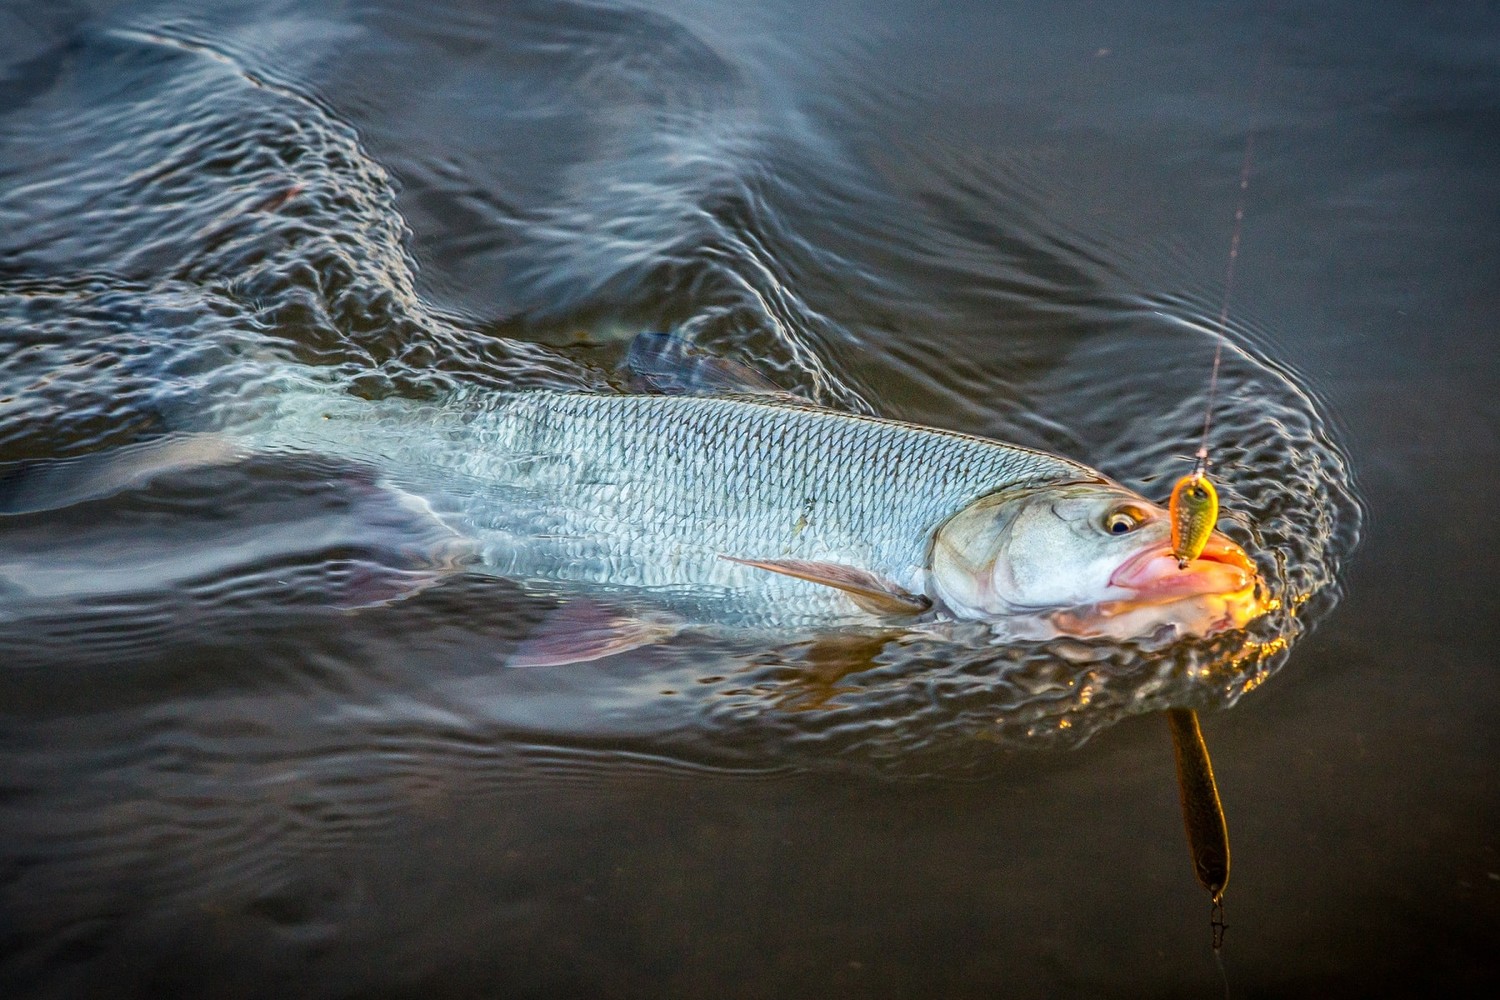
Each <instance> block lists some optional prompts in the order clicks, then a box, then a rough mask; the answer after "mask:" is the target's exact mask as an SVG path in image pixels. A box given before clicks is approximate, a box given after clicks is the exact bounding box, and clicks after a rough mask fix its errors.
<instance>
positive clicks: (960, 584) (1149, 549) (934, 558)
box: [13, 337, 1264, 664]
mask: <svg viewBox="0 0 1500 1000" xmlns="http://www.w3.org/2000/svg"><path fill="white" fill-rule="evenodd" d="M642 342H643V341H642V338H640V337H638V338H637V346H633V348H632V351H631V354H630V358H631V363H632V365H633V366H634V367H635V368H636V369H638V370H641V371H644V372H646V373H647V374H648V375H649V376H650V377H649V378H648V379H647V386H648V388H649V390H650V391H645V392H642V391H629V392H590V391H563V390H549V389H528V390H499V389H481V388H478V387H470V388H465V389H459V390H456V391H453V392H451V393H450V394H448V395H446V396H444V397H441V398H431V399H413V398H409V397H404V396H396V395H391V396H385V397H378V398H366V397H364V396H360V395H357V394H355V393H353V392H350V391H349V389H348V382H347V378H346V376H343V375H341V374H340V373H338V372H335V371H331V370H328V369H322V368H317V367H311V366H302V365H297V364H292V363H287V362H281V361H277V362H274V363H270V364H266V363H262V362H261V361H252V362H247V364H249V366H250V367H249V368H247V370H246V372H245V373H244V374H243V376H242V375H241V374H240V373H239V372H231V373H227V375H226V376H225V377H224V378H223V379H221V380H220V383H219V384H221V385H222V384H230V385H234V386H235V387H236V389H235V390H234V391H233V392H231V393H230V394H228V396H227V397H226V398H219V399H215V400H214V401H213V402H212V405H206V406H204V407H202V409H203V410H204V413H201V414H198V416H197V417H196V420H197V426H188V427H180V428H179V429H178V430H176V431H174V432H173V434H172V436H171V437H170V438H169V439H168V440H166V441H165V442H158V443H156V444H153V445H150V446H146V447H140V448H135V449H129V450H127V451H124V452H119V453H114V454H112V455H106V456H104V457H102V458H101V459H99V460H98V462H96V463H95V464H94V465H93V466H90V464H89V463H87V462H83V463H78V464H76V465H69V466H67V467H66V468H59V469H57V470H54V472H55V473H56V475H55V476H53V477H52V478H50V479H48V480H47V482H46V483H45V486H46V488H45V489H43V490H41V491H40V493H39V492H38V491H36V490H32V491H31V493H30V494H27V495H26V496H30V497H31V498H32V499H35V498H36V497H37V496H40V495H42V494H45V495H47V496H52V497H55V498H58V500H57V502H58V503H59V504H62V503H71V502H75V501H77V500H78V499H79V498H81V497H87V496H91V495H97V494H99V493H100V492H109V491H112V490H119V489H125V488H134V487H135V486H138V485H139V484H140V483H141V482H143V481H144V480H145V479H147V478H150V477H151V476H155V475H158V474H160V473H161V472H163V471H165V470H167V469H169V468H171V467H173V466H174V465H175V466H192V465H195V464H198V465H203V464H216V463H224V462H231V461H237V460H240V459H243V458H245V457H248V456H265V455H267V454H270V455H272V456H273V457H274V456H275V455H276V454H278V453H281V454H286V455H289V456H308V455H313V456H326V457H330V458H334V459H337V460H339V461H340V462H347V463H352V464H353V466H354V467H358V468H359V469H361V470H362V471H360V472H359V473H358V475H359V476H361V477H363V479H364V480H366V481H368V482H372V483H378V485H379V488H381V489H384V490H388V491H390V492H391V493H393V494H395V497H396V499H397V500H398V503H397V506H395V507H393V508H391V509H393V510H400V511H403V512H405V513H403V514H402V516H401V517H400V518H396V519H394V520H391V519H387V520H391V525H398V526H400V527H401V530H403V531H404V530H408V528H409V527H410V525H411V524H412V522H413V520H414V519H415V520H421V521H423V522H424V523H426V522H432V528H431V530H429V529H421V530H416V531H415V532H414V534H413V538H414V539H417V542H416V543H415V544H429V543H430V542H431V540H432V539H440V540H441V541H442V543H443V547H444V555H443V558H442V559H438V560H433V561H432V564H433V565H434V566H437V567H440V568H439V569H435V570H433V573H432V574H430V575H429V577H426V578H423V582H422V584H421V585H422V586H423V587H426V586H428V585H431V583H432V580H433V578H435V577H436V576H437V575H440V574H442V573H447V572H451V571H458V570H462V571H468V570H473V571H476V572H483V573H489V574H493V575H497V576H501V577H505V578H508V579H511V580H515V581H519V582H521V583H523V584H536V585H539V586H541V587H543V588H544V589H545V588H549V587H550V588H555V589H556V592H562V593H567V594H570V595H579V594H588V595H593V596H594V597H598V598H600V599H604V600H606V601H607V602H608V607H605V608H603V609H602V610H601V609H593V610H590V609H589V608H587V607H586V606H585V605H584V604H582V603H578V604H577V606H576V607H574V608H573V610H572V611H571V612H569V613H568V614H565V615H562V616H561V617H560V619H559V621H558V622H556V623H554V624H555V626H556V627H555V628H553V630H552V631H553V633H554V636H555V637H557V638H559V639H560V640H561V642H560V645H561V647H562V648H558V647H559V643H558V642H551V643H548V642H538V643H534V644H533V646H532V648H531V649H530V650H529V651H528V652H527V653H526V656H527V657H529V658H530V660H531V661H532V662H535V663H537V664H541V663H559V662H566V661H568V660H569V658H570V657H572V658H575V659H588V658H595V657H598V656H605V655H611V654H612V653H613V652H616V651H619V650H621V649H624V648H629V647H631V646H632V645H641V644H646V643H650V642H655V641H659V640H660V639H661V637H662V636H663V635H665V634H669V633H670V632H671V631H672V628H673V625H672V623H674V622H678V623H680V622H695V623H707V624H715V625H728V626H750V627H756V628H769V629H776V630H809V629H811V630H822V629H829V628H836V627H839V626H844V625H878V626H881V627H885V626H891V625H896V626H899V627H903V628H913V629H920V628H926V627H929V626H932V625H934V624H937V623H945V622H966V621H977V622H982V623H985V625H987V626H988V628H989V630H990V631H991V632H992V633H993V634H994V635H995V636H998V637H1000V638H1002V639H1016V640H1030V639H1040V640H1046V639H1051V638H1057V637H1063V636H1068V637H1077V638H1101V639H1115V640H1136V639H1140V640H1148V639H1149V640H1151V641H1154V642H1164V641H1173V640H1176V639H1178V638H1182V637H1188V636H1209V635H1213V634H1215V633H1218V632H1221V631H1224V630H1227V629H1234V628H1240V627H1243V626H1245V625H1246V624H1247V623H1248V622H1249V621H1251V620H1252V619H1253V618H1255V617H1256V616H1257V615H1259V614H1260V613H1261V612H1262V611H1263V610H1264V601H1263V596H1262V595H1263V583H1262V580H1261V578H1260V574H1259V572H1258V570H1257V567H1256V564H1255V562H1254V561H1253V560H1252V559H1251V558H1250V556H1249V555H1248V554H1247V553H1246V552H1245V550H1244V549H1242V548H1241V547H1240V546H1239V545H1237V544H1236V543H1235V542H1233V541H1232V540H1231V539H1229V538H1228V537H1226V536H1225V535H1223V534H1222V533H1220V532H1218V531H1217V530H1212V526H1210V530H1209V531H1208V532H1207V534H1206V537H1204V538H1203V539H1202V542H1203V544H1202V547H1201V550H1200V551H1198V552H1197V553H1195V554H1194V555H1193V557H1192V558H1190V559H1187V560H1185V561H1184V563H1183V565H1182V566H1179V556H1180V555H1181V552H1180V550H1179V547H1178V545H1177V540H1176V539H1175V538H1174V535H1173V528H1172V518H1171V515H1170V513H1169V512H1168V511H1167V510H1163V509H1162V508H1161V507H1160V506H1158V505H1157V504H1155V503H1152V502H1151V501H1150V500H1148V499H1146V498H1145V497H1143V496H1141V495H1140V494H1139V493H1137V492H1135V491H1133V490H1131V489H1128V488H1127V487H1125V486H1123V485H1121V484H1119V483H1117V482H1115V481H1113V480H1111V479H1110V478H1108V477H1107V476H1105V475H1104V474H1102V473H1100V472H1099V471H1097V470H1095V469H1093V468H1090V467H1089V466H1087V465H1084V464H1082V463H1079V462H1076V461H1073V460H1071V459H1068V458H1065V457H1062V456H1059V455H1054V454H1051V453H1049V452H1046V451H1042V450H1038V449H1033V448H1027V447H1022V446H1020V445H1016V444H1009V443H1005V442H1001V441H996V440H991V439H988V438H984V437H980V436H977V435H973V434H967V433H963V432H959V431H955V430H949V429H943V428H936V427H928V426H923V425H919V424H915V423H910V422H906V421H902V420H896V419H890V418H886V417H879V416H870V415H863V414H857V413H850V412H845V411H841V410H835V409H831V408H827V407H823V406H819V405H816V404H815V403H813V402H811V401H808V400H806V399H803V398H801V397H797V396H794V395H791V394H789V393H786V392H784V391H781V390H779V389H777V388H776V387H775V386H774V385H773V384H772V383H770V382H769V380H766V379H764V378H762V377H758V376H756V375H755V374H754V373H753V372H750V371H748V370H746V371H741V370H740V369H739V367H738V366H737V365H736V364H734V363H731V362H727V361H724V360H722V359H714V358H712V357H707V356H699V354H698V353H696V349H687V348H684V346H683V345H682V344H681V342H680V341H678V340H676V339H675V338H671V337H666V338H660V339H658V340H655V341H644V343H645V345H646V346H645V347H639V348H638V345H640V344H641V343H642ZM653 365H654V366H656V370H655V371H653V370H652V368H653ZM332 467H337V466H332ZM89 468H92V469H93V474H92V476H90V475H86V474H85V473H86V472H87V470H88V469H89ZM64 473H66V474H67V476H71V477H73V479H72V480H71V482H70V483H64V482H63V481H62V478H59V477H63V478H66V477H64V476H63V474H64ZM36 482H38V483H39V482H40V480H38V481H36ZM364 489H365V488H364V487H361V491H363V490H364ZM13 492H14V491H13ZM22 499H25V496H23V497H22ZM28 502H30V501H28ZM369 530H370V532H371V538H372V539H376V538H377V537H378V533H379V532H389V531H390V530H391V526H390V525H375V524H372V525H371V526H370V529H369ZM385 541H386V540H382V542H383V544H385ZM387 547H391V548H392V549H393V550H403V549H402V545H401V543H400V541H399V540H396V541H394V542H390V543H389V544H388V545H387ZM403 551H404V550H403ZM355 603H357V602H351V606H353V605H354V604H355ZM570 634H571V636H572V638H569V636H570ZM579 637H583V638H579ZM570 645H571V646H573V647H577V648H573V649H571V650H570V649H569V648H568V647H569V646H570Z"/></svg>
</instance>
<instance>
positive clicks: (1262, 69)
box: [1193, 44, 1266, 475]
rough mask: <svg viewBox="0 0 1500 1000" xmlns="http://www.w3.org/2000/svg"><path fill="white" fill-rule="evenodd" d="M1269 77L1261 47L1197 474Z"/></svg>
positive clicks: (1202, 468)
mask: <svg viewBox="0 0 1500 1000" xmlns="http://www.w3.org/2000/svg"><path fill="white" fill-rule="evenodd" d="M1265 76H1266V47H1265V45H1264V44H1262V45H1261V48H1260V55H1259V57H1258V58H1257V61H1256V65H1255V81H1254V83H1253V84H1252V85H1251V91H1250V123H1249V125H1247V126H1246V128H1245V157H1244V160H1243V161H1242V162H1241V164H1240V189H1239V192H1238V194H1237V195H1236V197H1235V205H1234V231H1233V232H1232V233H1231V235H1230V237H1229V261H1228V263H1226V264H1225V265H1224V301H1223V304H1222V305H1221V306H1220V308H1219V339H1218V340H1217V341H1216V342H1215V343H1214V364H1213V369H1212V370H1211V371H1210V372H1209V376H1208V402H1207V405H1205V406H1204V408H1203V436H1202V438H1201V439H1200V440H1199V442H1198V451H1197V453H1196V454H1195V456H1194V465H1193V471H1194V472H1195V473H1197V474H1200V475H1201V474H1202V473H1204V472H1206V471H1207V470H1208V429H1209V426H1210V424H1211V423H1212V421H1213V413H1214V396H1215V394H1216V393H1217V391H1218V388H1219V366H1220V364H1221V362H1222V360H1223V356H1224V341H1225V340H1227V339H1228V337H1229V299H1230V297H1231V296H1232V295H1233V293H1234V265H1235V263H1236V262H1237V261H1238V260H1239V259H1240V237H1241V235H1242V233H1243V232H1244V229H1245V199H1246V197H1247V195H1248V193H1249V191H1250V165H1251V163H1252V161H1253V160H1254V156H1255V120H1256V118H1257V117H1259V113H1260V95H1261V87H1262V84H1263V83H1264V82H1265Z"/></svg>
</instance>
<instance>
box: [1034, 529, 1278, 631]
mask: <svg viewBox="0 0 1500 1000" xmlns="http://www.w3.org/2000/svg"><path fill="white" fill-rule="evenodd" d="M1110 585H1111V586H1113V587H1116V588H1118V589H1120V590H1123V591H1125V592H1126V593H1127V594H1128V595H1129V596H1128V597H1125V598H1123V599H1118V600H1111V601H1101V602H1100V603H1098V604H1094V605H1090V606H1088V607H1084V608H1073V609H1070V610H1068V611H1065V612H1062V613H1060V614H1058V615H1054V616H1053V619H1052V623H1053V626H1054V627H1055V628H1057V630H1058V631H1059V632H1062V633H1063V634H1070V635H1076V636H1083V637H1111V638H1116V639H1138V638H1142V637H1156V638H1157V639H1159V640H1160V641H1161V642H1168V641H1175V640H1176V639H1178V638H1181V637H1183V636H1200V637H1203V636H1210V635H1215V634H1217V633H1219V632H1225V631H1229V630H1231V629H1237V628H1244V627H1245V626H1246V625H1248V624H1249V623H1250V622H1251V621H1253V620H1254V619H1256V618H1258V617H1260V615H1262V614H1264V613H1265V611H1266V603H1265V600H1264V591H1263V588H1262V587H1261V583H1260V574H1259V572H1258V571H1257V570H1256V568H1255V563H1254V562H1253V561H1251V559H1250V557H1249V556H1248V555H1246V554H1245V550H1244V549H1242V548H1240V547H1239V546H1238V545H1236V544H1234V543H1233V542H1231V541H1230V540H1229V539H1227V538H1225V537H1224V536H1223V535H1221V534H1219V533H1218V532H1215V533H1214V534H1213V535H1212V536H1211V537H1210V539H1209V542H1208V544H1207V545H1206V546H1205V547H1204V549H1203V552H1202V553H1201V554H1200V555H1199V556H1198V557H1197V558H1196V559H1193V560H1191V561H1189V562H1188V564H1187V565H1186V566H1179V565H1178V564H1177V557H1176V556H1175V555H1173V554H1172V550H1171V546H1169V545H1159V546H1153V547H1151V548H1148V549H1145V550H1143V551H1141V552H1138V553H1137V554H1135V555H1134V556H1131V557H1130V558H1129V559H1127V560H1126V561H1125V562H1123V563H1121V564H1120V567H1119V568H1118V569H1116V570H1115V572H1114V574H1113V575H1112V576H1111V577H1110Z"/></svg>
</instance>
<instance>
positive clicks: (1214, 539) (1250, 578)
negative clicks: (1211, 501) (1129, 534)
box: [1109, 532, 1259, 605]
mask: <svg viewBox="0 0 1500 1000" xmlns="http://www.w3.org/2000/svg"><path fill="white" fill-rule="evenodd" d="M1258 579H1259V573H1258V572H1257V571H1256V568H1255V563H1254V562H1252V561H1251V559H1250V557H1249V556H1248V555H1246V554H1245V550H1244V549H1242V548H1240V547H1239V546H1238V545H1236V544H1234V543H1233V542H1231V541H1230V540H1229V539H1228V538H1225V537H1224V536H1223V535H1221V534H1219V533H1218V532H1214V533H1213V534H1212V535H1211V536H1209V539H1208V544H1207V545H1205V546H1204V547H1203V551H1202V552H1201V553H1200V554H1199V555H1198V557H1197V558H1196V559H1192V560H1189V561H1188V563H1187V565H1185V566H1183V565H1179V564H1178V561H1177V557H1176V556H1175V555H1173V554H1172V549H1171V546H1169V545H1159V546H1153V547H1151V548H1147V549H1143V550H1141V551H1140V552H1138V553H1136V554H1135V555H1133V556H1131V557H1130V558H1129V559H1127V560H1125V561H1124V562H1123V563H1121V564H1120V566H1119V568H1118V569H1116V570H1115V571H1114V573H1113V574H1112V575H1111V576H1110V578H1109V583H1110V586H1112V587H1118V588H1120V589H1121V590H1125V591H1128V592H1130V594H1131V597H1130V598H1127V599H1126V603H1129V604H1132V605H1139V604H1161V603H1165V602H1169V601H1177V600H1182V599H1184V598H1190V597H1200V596H1211V595H1224V596H1227V595H1230V594H1237V593H1240V592H1242V591H1245V590H1247V589H1253V588H1254V587H1255V583H1256V581H1257V580H1258Z"/></svg>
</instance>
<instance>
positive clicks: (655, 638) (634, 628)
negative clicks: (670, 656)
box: [505, 598, 680, 667]
mask: <svg viewBox="0 0 1500 1000" xmlns="http://www.w3.org/2000/svg"><path fill="white" fill-rule="evenodd" d="M679 629H680V623H678V622H675V621H670V620H668V619H667V618H666V616H664V615H649V616H631V615H628V614H623V613H621V612H620V611H619V610H617V609H614V608H610V607H608V606H606V605H604V604H600V603H598V602H596V601H591V600H588V599H586V598H578V599H574V600H570V601H568V602H567V603H566V604H563V605H562V606H561V607H558V608H557V609H555V610H554V611H553V612H552V613H551V614H550V615H549V616H548V617H547V618H546V619H545V620H544V621H543V622H542V624H541V626H540V627H539V628H538V629H537V630H536V631H534V632H532V633H531V634H530V635H528V636H527V637H526V638H525V639H523V640H521V643H520V645H518V646H517V647H516V648H515V649H514V650H512V651H511V653H510V655H509V656H507V657H506V658H505V665H506V666H507V667H560V666H563V665H565V664H569V663H589V662H591V661H593V660H602V659H604V658H605V657H606V656H614V655H616V654H617V653H626V652H629V651H630V650H632V649H640V648H641V647H642V646H651V645H654V644H656V643H658V642H661V641H662V640H664V639H668V638H671V637H672V636H673V635H675V634H676V633H677V632H678V631H679Z"/></svg>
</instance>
